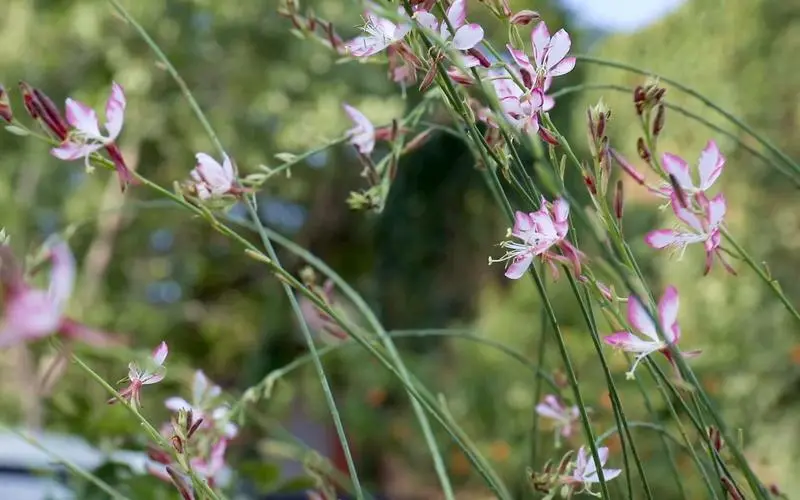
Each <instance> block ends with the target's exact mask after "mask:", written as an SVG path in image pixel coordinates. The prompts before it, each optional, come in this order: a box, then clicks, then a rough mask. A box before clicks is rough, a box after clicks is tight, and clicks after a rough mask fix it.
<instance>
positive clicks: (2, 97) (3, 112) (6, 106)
mask: <svg viewBox="0 0 800 500" xmlns="http://www.w3.org/2000/svg"><path fill="white" fill-rule="evenodd" d="M0 118H2V119H3V120H5V121H6V122H8V123H11V122H12V121H14V113H13V112H12V111H11V102H9V100H8V93H6V89H5V88H4V87H3V86H2V85H0Z"/></svg>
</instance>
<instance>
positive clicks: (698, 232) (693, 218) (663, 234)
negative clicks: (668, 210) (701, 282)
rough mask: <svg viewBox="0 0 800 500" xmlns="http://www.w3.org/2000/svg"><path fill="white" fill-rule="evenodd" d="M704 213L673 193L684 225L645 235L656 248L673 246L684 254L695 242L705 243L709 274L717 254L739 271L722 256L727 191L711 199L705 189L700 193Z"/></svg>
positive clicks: (674, 210)
mask: <svg viewBox="0 0 800 500" xmlns="http://www.w3.org/2000/svg"><path fill="white" fill-rule="evenodd" d="M695 198H696V199H697V200H698V202H699V205H700V207H701V210H702V213H700V214H697V213H695V212H693V211H692V210H690V209H689V208H687V207H684V206H683V205H682V204H681V200H679V199H678V194H676V193H674V192H673V193H672V197H671V206H672V210H673V212H674V213H675V216H676V217H677V218H678V220H680V221H681V222H682V223H683V225H682V227H678V228H676V229H657V230H655V231H651V232H649V233H647V235H645V242H646V243H647V244H648V245H649V246H651V247H652V248H656V249H659V250H660V249H663V248H670V249H672V250H673V251H674V252H678V253H679V257H678V258H681V257H683V254H684V252H685V251H686V247H687V246H688V245H691V244H693V243H703V246H704V247H705V251H706V265H705V274H708V272H709V271H710V270H711V266H712V265H713V263H714V257H715V256H716V257H717V258H718V259H719V261H720V262H721V263H722V265H723V266H724V267H725V269H727V270H728V272H730V273H732V274H736V273H735V271H734V270H733V268H732V267H731V266H730V265H729V264H728V263H727V262H726V261H725V258H724V257H723V256H722V252H721V249H720V244H721V241H722V234H721V230H720V227H721V225H722V221H723V219H724V218H725V212H726V210H727V203H726V201H725V196H724V195H723V194H721V193H720V194H718V195H717V196H715V197H714V198H712V199H711V200H708V199H707V198H706V197H705V195H704V194H703V193H696V195H695Z"/></svg>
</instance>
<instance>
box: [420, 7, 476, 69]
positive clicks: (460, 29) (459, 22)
mask: <svg viewBox="0 0 800 500" xmlns="http://www.w3.org/2000/svg"><path fill="white" fill-rule="evenodd" d="M414 19H416V20H417V22H419V24H420V25H422V26H424V27H426V28H428V29H430V30H432V31H438V32H439V36H441V37H442V39H443V40H444V41H446V42H447V41H450V40H451V39H452V43H453V47H454V48H456V49H457V50H461V51H469V50H471V49H474V48H475V46H476V45H478V44H479V43H480V42H481V41H482V40H483V35H484V33H483V28H482V27H481V25H480V24H477V23H470V24H467V2H466V0H455V1H454V2H453V3H452V4H451V5H450V8H449V9H447V20H448V21H449V23H450V25H452V27H453V29H454V30H455V34H453V33H451V32H450V26H448V23H447V22H444V21H442V22H439V20H438V19H436V16H434V15H433V14H431V13H430V12H428V11H426V10H419V11H417V12H415V13H414ZM463 63H464V66H465V67H467V68H471V67H473V66H477V65H479V64H480V59H479V58H478V57H476V56H475V55H470V54H466V55H465V56H464V61H463Z"/></svg>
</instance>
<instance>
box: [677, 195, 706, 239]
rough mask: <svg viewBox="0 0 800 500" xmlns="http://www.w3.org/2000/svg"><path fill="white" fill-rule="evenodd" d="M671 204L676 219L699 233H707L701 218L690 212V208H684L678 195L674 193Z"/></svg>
mask: <svg viewBox="0 0 800 500" xmlns="http://www.w3.org/2000/svg"><path fill="white" fill-rule="evenodd" d="M671 203H672V211H673V212H674V213H675V217H677V218H678V219H680V220H681V221H682V222H683V223H684V224H686V225H687V226H689V227H691V228H692V229H694V230H695V231H697V232H698V233H703V232H705V228H704V227H703V222H702V221H701V220H700V218H699V217H698V216H697V214H695V213H694V212H692V211H691V210H689V209H688V208H684V207H683V205H681V203H680V201H678V193H675V192H673V193H672V196H671Z"/></svg>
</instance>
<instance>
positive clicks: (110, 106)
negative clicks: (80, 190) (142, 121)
mask: <svg viewBox="0 0 800 500" xmlns="http://www.w3.org/2000/svg"><path fill="white" fill-rule="evenodd" d="M125 106H126V100H125V92H124V91H123V89H122V86H120V85H119V84H117V83H116V82H114V83H112V84H111V94H110V95H109V96H108V100H107V101H106V123H105V125H104V128H105V130H106V132H107V133H106V134H105V135H104V134H103V133H101V132H100V125H99V122H98V119H97V115H96V114H95V112H94V110H93V109H92V108H90V107H89V106H87V105H86V104H83V103H82V102H80V101H76V100H74V99H71V98H67V103H66V109H67V122H69V124H70V125H71V126H72V127H73V130H72V131H71V132H70V133H69V135H68V136H67V138H66V140H64V142H62V143H61V145H60V146H58V147H57V148H53V149H51V150H50V153H51V154H52V155H53V156H55V157H56V158H59V159H61V160H67V161H71V160H77V159H80V158H83V160H84V163H85V164H86V169H87V170H91V169H92V166H91V164H90V162H89V159H90V156H91V154H92V153H95V152H97V151H99V150H100V149H102V148H106V150H107V151H108V153H109V156H111V159H112V160H114V165H115V167H116V169H117V175H119V179H120V183H121V184H122V187H123V189H124V188H125V186H126V185H127V184H129V183H130V182H131V181H132V177H131V173H130V171H129V170H128V168H127V167H126V166H125V161H124V159H123V158H122V154H121V153H120V152H119V148H117V146H116V144H115V141H116V140H117V137H119V134H120V132H121V131H122V124H123V122H124V120H125Z"/></svg>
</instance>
